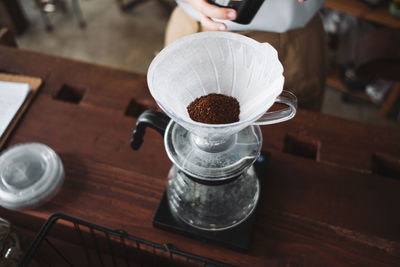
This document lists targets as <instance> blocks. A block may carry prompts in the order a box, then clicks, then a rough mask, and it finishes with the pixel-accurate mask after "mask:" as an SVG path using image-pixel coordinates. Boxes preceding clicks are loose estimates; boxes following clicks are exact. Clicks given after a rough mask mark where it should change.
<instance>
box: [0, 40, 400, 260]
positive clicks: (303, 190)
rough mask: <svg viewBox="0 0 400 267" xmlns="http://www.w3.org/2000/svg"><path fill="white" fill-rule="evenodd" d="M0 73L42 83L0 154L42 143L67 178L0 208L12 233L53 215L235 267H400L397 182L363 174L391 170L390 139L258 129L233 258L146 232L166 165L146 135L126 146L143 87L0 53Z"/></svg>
mask: <svg viewBox="0 0 400 267" xmlns="http://www.w3.org/2000/svg"><path fill="white" fill-rule="evenodd" d="M38 62H40V64H37V63H38ZM0 71H3V72H9V73H16V74H23V75H30V76H37V77H41V78H42V79H43V81H44V82H43V86H42V89H41V91H40V93H39V94H38V96H37V97H36V98H35V100H34V101H33V103H32V104H31V106H30V108H29V110H28V112H26V114H25V115H24V117H23V119H22V120H21V122H20V124H19V125H18V127H17V128H16V129H15V131H14V132H13V134H12V135H11V138H10V139H9V142H8V143H7V144H6V146H7V147H9V146H12V145H14V144H18V143H25V142H41V143H44V144H46V145H48V146H50V147H51V148H53V149H54V150H55V151H56V152H57V153H58V154H59V155H60V157H61V160H62V162H63V164H64V167H65V171H66V179H65V183H64V185H63V188H62V189H61V191H60V192H59V194H58V195H56V196H55V197H54V198H53V199H52V200H51V201H49V202H48V203H46V204H44V205H43V206H41V207H39V208H36V209H33V210H24V211H10V210H6V209H3V208H0V214H1V216H3V217H6V218H7V219H9V220H10V221H12V222H13V223H14V224H15V225H17V226H18V227H21V228H24V229H28V230H29V231H33V232H35V231H38V230H39V228H40V226H41V224H42V223H44V221H45V220H46V219H47V218H48V217H49V216H50V215H51V214H53V213H56V212H62V213H65V214H68V215H71V216H75V217H77V218H80V219H83V220H86V221H89V222H92V223H95V224H98V225H102V226H105V227H108V228H110V229H125V230H126V231H127V232H128V233H129V234H131V235H134V236H137V237H140V238H143V239H146V240H150V241H152V242H156V243H172V244H173V245H174V246H176V247H177V248H179V249H182V250H186V251H188V252H191V253H194V254H198V255H201V256H206V257H209V258H213V259H216V260H218V261H223V262H227V263H231V264H235V265H239V266H347V265H349V266H350V265H351V266H399V265H400V227H399V225H400V212H399V205H400V194H399V192H400V181H399V180H398V179H393V178H398V177H395V176H397V174H396V173H395V172H393V171H390V170H388V171H386V172H378V173H377V172H376V171H373V166H376V164H375V165H373V163H372V158H373V155H377V154H378V155H387V156H388V157H389V158H390V159H394V161H393V160H392V161H390V162H391V164H392V163H393V162H394V163H393V164H396V162H397V163H398V162H399V161H396V159H399V158H400V143H399V142H398V140H399V137H400V131H399V130H398V129H394V128H385V127H378V126H372V125H368V124H363V123H359V122H355V121H349V120H344V119H340V118H336V117H332V116H327V115H322V114H318V113H313V112H308V111H304V110H299V111H298V113H297V115H296V117H295V118H294V119H292V120H291V121H288V122H284V123H280V124H276V125H271V126H263V127H262V131H263V139H264V140H263V149H264V150H266V151H270V152H271V155H272V157H271V162H270V168H269V171H268V174H267V176H266V177H264V178H265V181H266V182H265V184H264V185H263V190H264V193H263V196H262V198H261V199H260V202H259V203H260V205H259V207H258V211H257V212H258V213H257V217H256V222H255V227H254V232H253V236H252V243H251V246H250V249H249V251H248V252H247V253H240V252H236V251H233V250H230V249H227V248H223V247H220V246H216V245H213V244H207V243H203V242H201V241H197V240H194V239H190V238H186V237H183V236H181V235H178V234H173V233H169V232H166V231H162V230H159V229H156V228H154V227H153V226H152V217H153V215H154V212H155V210H156V208H157V205H158V202H159V200H160V197H161V195H162V193H163V191H164V189H165V186H166V176H167V173H168V170H169V168H170V166H171V162H170V161H169V159H168V157H167V155H166V152H165V149H164V143H163V140H162V137H161V136H160V135H159V134H158V133H157V132H155V131H153V130H148V131H147V133H146V136H145V138H144V144H143V146H142V147H141V148H140V150H139V151H133V150H131V148H130V146H129V140H130V137H131V132H132V130H133V128H134V125H135V122H136V118H135V116H136V115H137V113H138V112H139V111H140V110H142V109H144V108H152V109H156V108H157V107H156V104H155V102H154V100H153V99H152V98H151V96H150V94H149V92H148V89H147V85H146V79H145V77H144V76H142V75H138V74H134V73H129V72H125V71H120V70H116V69H111V68H107V67H101V66H96V65H91V64H86V63H82V62H78V61H73V60H67V59H62V58H57V57H53V56H47V55H42V54H38V53H33V52H28V51H23V50H17V49H14V48H8V47H0ZM60 90H63V91H64V92H63V93H60ZM132 105H133V106H136V109H134V108H132ZM128 107H130V109H129V110H136V111H135V112H127V110H128ZM135 114H136V115H135ZM381 158H385V157H381ZM380 166H382V167H381V168H385V166H386V165H385V164H381V165H380ZM390 166H392V165H390ZM394 169H396V168H394ZM379 174H385V176H383V175H379Z"/></svg>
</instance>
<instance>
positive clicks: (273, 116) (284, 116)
mask: <svg viewBox="0 0 400 267" xmlns="http://www.w3.org/2000/svg"><path fill="white" fill-rule="evenodd" d="M275 103H281V104H284V105H287V106H288V108H285V109H281V110H277V111H270V112H265V113H264V115H262V116H261V117H260V118H259V119H258V120H256V121H255V122H254V124H257V125H267V124H274V123H278V122H282V121H287V120H290V119H291V118H293V117H294V115H296V110H297V97H296V96H295V95H294V94H293V93H291V92H289V91H287V90H283V91H282V93H281V94H280V95H279V96H278V97H277V98H276V99H275Z"/></svg>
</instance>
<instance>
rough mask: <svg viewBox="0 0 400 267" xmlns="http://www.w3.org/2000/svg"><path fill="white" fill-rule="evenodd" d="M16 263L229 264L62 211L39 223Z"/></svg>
mask: <svg viewBox="0 0 400 267" xmlns="http://www.w3.org/2000/svg"><path fill="white" fill-rule="evenodd" d="M19 266H57V267H58V266H128V267H129V266H232V265H229V264H226V263H223V262H219V261H215V260H213V259H210V258H205V257H202V256H198V255H194V254H191V253H188V252H185V251H182V250H179V249H177V248H175V247H174V246H173V245H172V244H156V243H153V242H150V241H146V240H143V239H140V238H137V237H134V236H132V235H129V234H127V233H126V232H125V231H123V230H110V229H107V228H104V227H101V226H98V225H94V224H92V223H88V222H85V221H82V220H79V219H76V218H73V217H70V216H67V215H64V214H54V215H52V216H51V217H50V218H49V219H48V220H47V222H46V223H45V224H44V225H43V226H42V228H41V229H40V231H39V233H38V234H37V236H36V238H35V240H34V241H33V242H32V244H31V246H30V247H29V249H28V250H27V252H26V254H25V256H24V258H23V259H22V260H21V262H20V263H19Z"/></svg>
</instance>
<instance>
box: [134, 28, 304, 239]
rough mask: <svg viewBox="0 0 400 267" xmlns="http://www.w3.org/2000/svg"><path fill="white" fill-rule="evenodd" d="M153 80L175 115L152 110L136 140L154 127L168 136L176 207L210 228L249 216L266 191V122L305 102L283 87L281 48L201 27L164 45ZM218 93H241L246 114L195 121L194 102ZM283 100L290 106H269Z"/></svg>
mask: <svg viewBox="0 0 400 267" xmlns="http://www.w3.org/2000/svg"><path fill="white" fill-rule="evenodd" d="M147 78H148V79H147V80H148V85H149V89H150V92H151V94H152V96H153V98H154V99H155V101H156V102H157V104H158V105H159V106H160V108H161V109H162V110H163V111H164V112H165V113H166V115H167V116H166V115H164V114H162V113H159V112H155V111H145V112H144V113H143V114H142V115H141V116H139V118H138V120H137V123H136V129H135V131H134V134H133V138H132V141H131V145H132V148H133V149H138V148H139V147H140V145H141V143H142V138H143V135H144V129H145V127H148V126H149V127H152V128H154V129H156V130H158V131H159V132H160V133H161V134H163V135H164V144H165V149H166V152H167V154H168V157H169V158H170V160H171V161H172V162H173V166H172V167H171V169H170V171H169V174H168V185H167V190H166V191H167V198H168V203H169V207H170V210H171V213H172V214H173V215H174V216H175V217H177V218H178V219H179V220H180V221H183V222H185V223H187V224H189V225H190V226H192V227H195V228H198V229H202V230H209V231H217V230H224V229H228V228H231V227H234V226H236V225H238V224H239V223H241V222H243V221H244V220H245V219H246V218H248V216H249V215H250V214H251V213H252V212H253V211H254V209H255V207H256V205H257V202H258V198H259V194H260V184H259V180H258V177H257V174H256V172H255V170H254V167H253V163H254V162H255V160H256V159H257V158H258V156H259V155H260V151H261V146H262V135H261V130H260V126H259V125H266V124H273V123H278V122H282V121H285V120H288V119H291V118H292V117H293V116H294V115H295V113H296V108H297V100H296V97H295V96H294V95H293V94H292V93H290V92H288V91H282V88H283V83H284V77H283V67H282V65H281V63H280V62H279V59H278V55H277V52H276V50H275V49H274V48H273V47H272V46H270V45H269V44H266V43H258V42H256V41H254V40H252V39H250V38H247V37H245V36H242V35H239V34H235V33H228V32H222V33H221V32H205V33H197V34H193V35H190V36H187V37H184V38H181V39H179V40H178V41H176V42H174V43H172V44H171V45H170V46H168V47H166V48H164V49H163V50H162V51H161V52H160V53H159V54H158V55H157V56H156V58H155V59H154V60H153V61H152V63H151V65H150V68H149V71H148V76H147ZM210 93H218V94H225V95H228V96H232V97H235V98H236V99H237V100H238V101H239V103H240V116H239V117H240V120H239V121H238V122H236V123H230V124H204V123H199V122H195V121H193V120H191V119H190V117H189V115H188V113H187V110H186V107H187V106H188V105H189V104H190V103H191V102H192V101H193V100H195V99H196V98H198V97H200V96H203V95H207V94H210ZM276 102H277V103H282V104H285V105H286V106H287V108H285V109H282V110H278V111H273V112H267V110H268V109H269V108H270V107H271V106H272V105H273V104H274V103H276Z"/></svg>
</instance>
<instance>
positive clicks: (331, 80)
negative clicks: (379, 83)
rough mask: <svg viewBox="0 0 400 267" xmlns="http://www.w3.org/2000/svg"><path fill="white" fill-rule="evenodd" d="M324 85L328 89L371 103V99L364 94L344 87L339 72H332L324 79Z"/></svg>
mask: <svg viewBox="0 0 400 267" xmlns="http://www.w3.org/2000/svg"><path fill="white" fill-rule="evenodd" d="M326 84H327V85H328V86H329V87H332V88H335V89H337V90H339V91H341V92H343V93H345V94H350V95H351V96H355V97H357V98H361V99H363V100H366V101H368V102H371V103H373V101H372V99H371V97H370V96H369V95H367V94H366V93H364V92H361V91H356V90H351V89H349V88H348V87H347V86H346V85H344V84H343V83H342V81H341V79H340V74H339V71H334V72H332V73H330V74H329V75H328V77H326Z"/></svg>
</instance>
